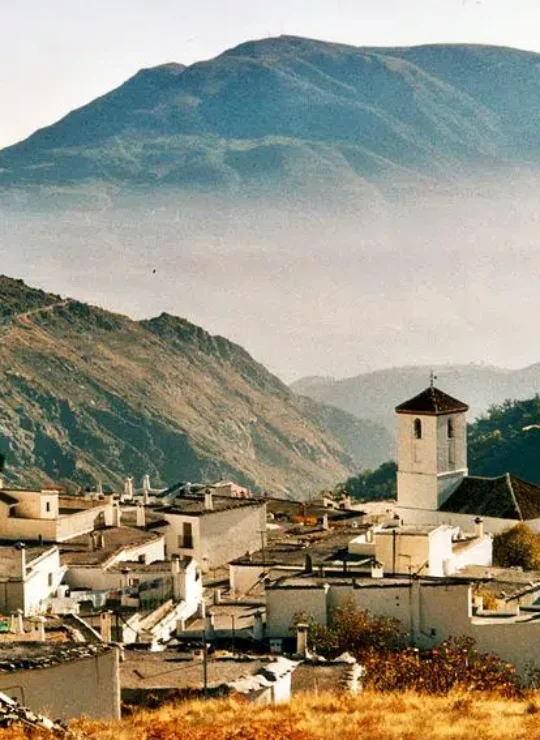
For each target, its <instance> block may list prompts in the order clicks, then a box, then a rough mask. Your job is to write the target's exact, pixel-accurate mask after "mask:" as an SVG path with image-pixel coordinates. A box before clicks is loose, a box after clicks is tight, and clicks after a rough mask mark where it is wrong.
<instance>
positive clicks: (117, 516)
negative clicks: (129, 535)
mask: <svg viewBox="0 0 540 740" xmlns="http://www.w3.org/2000/svg"><path fill="white" fill-rule="evenodd" d="M112 520H113V527H120V526H122V512H121V510H120V505H119V504H116V505H115V506H113V516H112Z"/></svg>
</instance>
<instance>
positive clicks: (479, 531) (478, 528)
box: [474, 516, 484, 537]
mask: <svg viewBox="0 0 540 740" xmlns="http://www.w3.org/2000/svg"><path fill="white" fill-rule="evenodd" d="M474 534H475V537H483V536H484V520H483V519H482V517H480V516H477V517H476V519H475V520H474Z"/></svg>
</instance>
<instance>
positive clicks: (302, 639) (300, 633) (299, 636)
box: [296, 622, 309, 657]
mask: <svg viewBox="0 0 540 740" xmlns="http://www.w3.org/2000/svg"><path fill="white" fill-rule="evenodd" d="M308 630H309V625H307V624H305V623H303V622H299V623H298V624H297V625H296V653H297V655H303V656H304V657H306V656H307V652H308Z"/></svg>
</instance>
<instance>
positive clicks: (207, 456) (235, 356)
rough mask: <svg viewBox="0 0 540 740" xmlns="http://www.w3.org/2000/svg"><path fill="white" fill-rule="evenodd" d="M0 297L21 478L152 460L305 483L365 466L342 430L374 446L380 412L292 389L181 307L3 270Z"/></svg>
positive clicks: (150, 465) (258, 481)
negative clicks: (66, 291) (132, 313)
mask: <svg viewBox="0 0 540 740" xmlns="http://www.w3.org/2000/svg"><path fill="white" fill-rule="evenodd" d="M0 303H1V304H2V305H3V316H2V317H1V322H0V346H1V348H2V351H1V353H0V374H1V379H2V381H1V382H2V396H1V401H0V451H2V452H5V453H6V454H7V465H8V470H7V474H8V477H11V478H12V479H14V480H16V481H17V482H19V483H25V484H29V483H32V482H50V481H51V480H52V481H58V480H61V481H63V482H66V483H73V484H85V483H93V482H95V481H96V479H102V480H103V482H104V484H106V485H110V486H119V485H121V483H122V479H123V477H124V476H125V475H126V474H132V475H135V476H136V477H137V478H140V476H142V475H143V474H144V473H150V475H151V476H152V478H153V480H154V481H155V482H156V483H157V482H161V483H170V482H173V481H175V480H178V479H186V480H188V479H189V480H200V479H212V478H214V479H215V478H220V477H234V478H236V479H237V480H238V481H239V482H241V483H244V484H247V485H250V486H253V487H255V488H258V489H260V490H268V491H270V492H272V493H286V494H290V495H295V496H302V495H306V494H308V493H309V492H312V491H313V490H314V489H315V490H316V489H317V488H320V487H321V486H328V485H330V486H332V485H335V483H336V482H337V481H338V480H340V479H342V478H344V477H346V475H347V473H348V472H351V471H354V470H357V469H359V467H360V466H361V462H360V460H359V459H358V457H356V459H353V456H352V455H351V454H349V452H347V451H346V449H345V444H346V443H350V446H351V448H352V449H353V453H355V452H357V451H358V446H359V439H365V440H366V441H367V447H368V448H369V439H370V437H371V436H372V432H373V429H374V428H375V427H374V425H370V424H367V425H365V426H364V425H363V424H362V423H361V422H359V421H358V420H356V419H355V418H354V417H349V416H348V415H346V414H342V413H341V412H334V410H332V409H328V410H325V409H324V408H323V407H321V406H320V405H319V404H317V403H316V402H313V401H311V400H309V399H303V398H299V397H297V396H296V395H295V394H293V393H292V392H291V391H290V390H289V389H288V388H287V387H286V386H285V385H284V384H283V383H281V382H280V381H279V380H278V379H277V378H276V377H274V376H273V375H271V374H270V373H269V372H268V371H267V370H265V368H264V367H263V366H262V365H260V364H258V363H256V362H255V361H254V360H253V359H252V358H251V357H250V355H249V354H248V353H247V352H246V351H245V350H243V349H242V348H241V347H239V346H237V345H235V344H233V343H232V342H229V341H228V340H226V339H223V338H222V337H213V336H211V335H209V334H208V333H207V332H205V331H204V330H203V329H200V328H199V327H196V326H194V325H193V324H190V323H189V322H188V321H186V320H184V319H179V318H175V317H172V316H168V315H167V314H163V315H162V316H160V317H158V318H155V319H150V320H148V321H142V322H135V321H132V320H131V319H128V318H127V317H124V316H119V315H115V314H112V313H108V312H107V311H104V310H102V309H99V308H94V307H90V306H88V305H85V304H83V303H79V302H77V301H72V300H64V299H62V298H60V297H59V296H53V295H47V294H44V293H42V292H40V291H34V290H31V289H29V288H27V287H26V286H25V285H24V284H22V283H20V282H17V281H14V280H11V279H9V278H6V277H2V278H0ZM336 413H337V416H336ZM326 416H330V417H331V423H328V424H326V421H325V417H326ZM331 427H334V432H336V431H337V432H338V433H334V434H332V431H330V428H331ZM375 431H376V432H378V433H379V436H380V437H381V439H382V440H383V441H384V440H385V442H386V449H387V450H389V449H390V447H391V443H390V440H389V437H388V436H386V435H385V433H384V430H382V431H381V430H380V429H376V428H375ZM339 432H340V433H341V434H339ZM338 436H339V437H340V438H339V439H338ZM355 446H356V449H355ZM372 447H373V446H372ZM382 455H383V458H382V459H384V456H385V453H384V452H383V453H382ZM375 457H377V461H380V459H381V457H380V454H379V453H377V454H376V455H375ZM368 462H369V464H372V461H368Z"/></svg>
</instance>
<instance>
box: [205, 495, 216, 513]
mask: <svg viewBox="0 0 540 740" xmlns="http://www.w3.org/2000/svg"><path fill="white" fill-rule="evenodd" d="M204 508H205V509H206V511H213V510H214V497H213V495H212V491H205V493H204Z"/></svg>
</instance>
